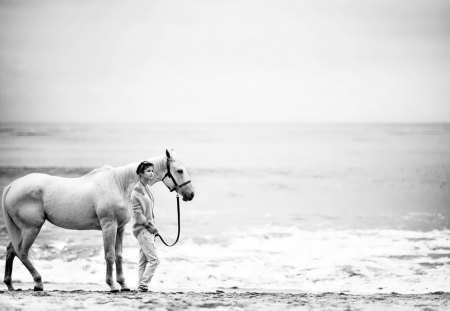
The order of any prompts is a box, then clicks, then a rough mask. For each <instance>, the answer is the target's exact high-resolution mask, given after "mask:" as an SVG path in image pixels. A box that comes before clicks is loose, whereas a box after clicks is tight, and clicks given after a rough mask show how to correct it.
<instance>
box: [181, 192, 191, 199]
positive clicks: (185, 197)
mask: <svg viewBox="0 0 450 311" xmlns="http://www.w3.org/2000/svg"><path fill="white" fill-rule="evenodd" d="M182 196H183V201H192V199H193V198H194V192H189V193H183V194H182Z"/></svg>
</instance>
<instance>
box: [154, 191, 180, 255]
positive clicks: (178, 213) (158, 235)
mask: <svg viewBox="0 0 450 311" xmlns="http://www.w3.org/2000/svg"><path fill="white" fill-rule="evenodd" d="M177 215H178V234H177V239H176V240H175V242H173V243H172V244H170V245H169V244H167V243H166V242H165V241H164V239H163V238H162V236H161V235H160V234H159V233H157V234H156V236H157V237H159V239H160V240H161V242H163V243H164V245H166V246H168V247H172V246H174V245H175V244H177V242H178V239H179V238H180V231H181V226H180V196H179V195H178V193H177Z"/></svg>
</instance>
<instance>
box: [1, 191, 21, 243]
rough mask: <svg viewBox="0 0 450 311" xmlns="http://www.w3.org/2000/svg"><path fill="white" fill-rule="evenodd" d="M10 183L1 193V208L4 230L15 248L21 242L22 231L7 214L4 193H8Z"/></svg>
mask: <svg viewBox="0 0 450 311" xmlns="http://www.w3.org/2000/svg"><path fill="white" fill-rule="evenodd" d="M10 188H11V184H9V185H8V186H6V187H5V188H4V189H3V195H2V208H3V219H4V221H5V226H6V231H7V232H8V235H9V238H10V239H11V242H12V245H13V247H14V249H15V250H18V249H19V246H20V243H21V242H22V233H21V232H20V229H19V227H17V225H16V224H15V223H14V221H13V220H12V218H11V216H9V214H8V211H7V210H6V195H7V194H8V191H9V189H10Z"/></svg>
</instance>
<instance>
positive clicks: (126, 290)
mask: <svg viewBox="0 0 450 311" xmlns="http://www.w3.org/2000/svg"><path fill="white" fill-rule="evenodd" d="M121 291H122V292H129V291H131V289H129V288H122V289H121Z"/></svg>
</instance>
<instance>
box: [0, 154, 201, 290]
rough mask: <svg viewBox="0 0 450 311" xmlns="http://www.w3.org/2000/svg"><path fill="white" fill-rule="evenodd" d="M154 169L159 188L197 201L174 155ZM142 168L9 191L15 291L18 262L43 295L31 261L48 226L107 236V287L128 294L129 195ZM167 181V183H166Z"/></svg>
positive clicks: (9, 254) (22, 182)
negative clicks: (126, 233)
mask: <svg viewBox="0 0 450 311" xmlns="http://www.w3.org/2000/svg"><path fill="white" fill-rule="evenodd" d="M148 161H149V162H151V163H153V164H154V168H155V178H154V180H153V181H152V182H151V184H154V183H156V182H159V181H163V182H164V184H165V185H166V186H167V187H169V189H170V190H176V191H177V193H179V194H180V195H181V196H182V197H183V200H184V201H190V200H192V199H193V197H194V188H193V187H192V184H190V179H189V176H188V173H187V171H186V170H185V168H184V167H183V165H182V164H181V162H180V161H178V160H177V159H176V158H175V157H174V155H173V154H172V153H171V152H169V151H168V150H166V155H165V156H164V155H163V156H159V157H155V158H151V159H148ZM138 164H139V163H131V164H128V165H125V166H121V167H115V168H113V167H103V168H98V169H95V170H93V171H92V172H90V173H88V174H86V175H84V176H81V177H77V178H64V177H57V176H51V175H47V174H38V173H34V174H29V175H26V176H24V177H21V178H19V179H17V180H15V181H13V182H12V183H11V184H9V185H8V186H6V187H5V189H4V190H3V197H2V205H3V216H4V220H5V225H6V229H7V231H8V234H9V238H10V240H11V243H9V245H8V246H7V248H6V249H7V251H6V264H5V278H4V282H5V284H6V285H7V286H8V290H14V287H13V286H12V279H11V274H12V267H13V261H14V257H15V256H17V257H18V258H19V259H20V260H21V261H22V263H23V264H24V265H25V267H26V268H27V269H28V271H29V272H30V273H31V275H32V276H33V280H34V282H35V286H34V290H35V291H41V290H43V289H44V286H43V284H42V278H41V276H40V274H39V273H38V272H37V271H36V269H35V268H34V266H33V264H32V263H31V262H30V260H29V259H28V250H29V249H30V247H31V245H32V244H33V242H34V240H35V239H36V237H37V235H38V234H39V231H40V230H41V227H42V225H43V224H44V222H45V220H48V221H50V222H51V223H52V224H54V225H56V226H58V227H62V228H66V229H75V230H102V234H103V245H104V249H105V260H106V283H107V284H108V285H109V286H110V287H111V291H113V292H117V291H118V288H117V287H116V286H115V285H114V281H113V266H114V263H115V264H116V280H117V282H118V283H119V284H120V286H121V290H122V291H129V290H130V289H129V287H128V286H127V285H126V284H125V278H124V276H123V270H122V240H123V233H124V228H125V224H126V223H127V222H128V221H129V220H130V215H131V209H130V203H129V201H130V200H129V198H130V193H131V189H132V187H133V185H134V184H135V183H136V182H137V181H138V176H137V175H136V168H137V166H138ZM167 177H168V178H167Z"/></svg>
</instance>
